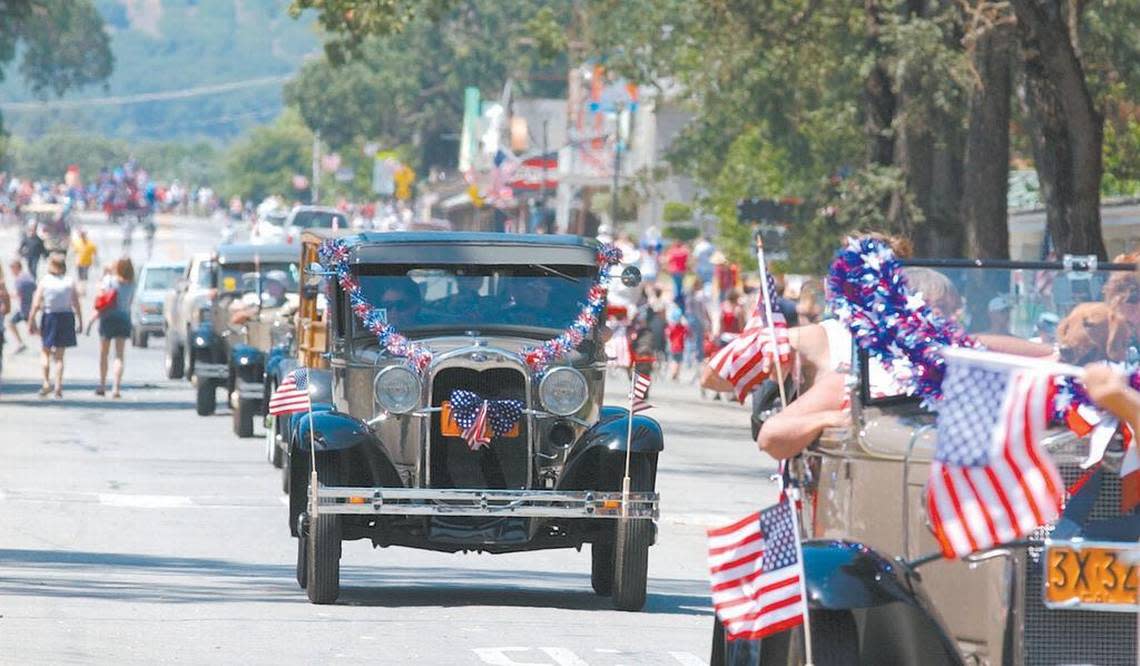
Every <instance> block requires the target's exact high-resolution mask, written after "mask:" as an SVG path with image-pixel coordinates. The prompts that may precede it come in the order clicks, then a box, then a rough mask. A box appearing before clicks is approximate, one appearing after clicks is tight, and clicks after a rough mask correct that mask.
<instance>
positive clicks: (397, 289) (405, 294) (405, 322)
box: [378, 277, 422, 331]
mask: <svg viewBox="0 0 1140 666" xmlns="http://www.w3.org/2000/svg"><path fill="white" fill-rule="evenodd" d="M421 302H422V299H421V298H420V288H419V286H417V285H416V283H415V281H413V280H412V279H411V278H409V277H402V278H396V279H393V280H392V281H391V282H390V283H389V284H386V285H385V286H384V291H383V293H381V294H380V302H379V304H378V306H379V307H380V308H381V309H383V310H384V311H385V312H386V314H387V318H388V323H389V324H391V325H392V326H394V327H395V328H396V330H397V331H398V330H400V329H403V328H407V327H409V326H414V325H415V324H416V323H418V322H419V315H420V305H421Z"/></svg>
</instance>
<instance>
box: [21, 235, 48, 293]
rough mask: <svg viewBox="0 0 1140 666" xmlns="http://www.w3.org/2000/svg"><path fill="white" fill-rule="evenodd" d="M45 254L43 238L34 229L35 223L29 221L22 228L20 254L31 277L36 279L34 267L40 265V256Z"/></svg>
mask: <svg viewBox="0 0 1140 666" xmlns="http://www.w3.org/2000/svg"><path fill="white" fill-rule="evenodd" d="M45 254H47V248H46V246H45V245H44V239H42V238H40V234H39V232H38V231H37V230H36V223H35V222H29V223H28V226H27V227H25V228H24V237H23V238H21V239H20V256H21V257H23V258H24V261H25V262H26V263H27V265H28V272H29V273H31V274H32V279H33V280H34V279H36V275H37V271H36V269H37V268H38V267H39V265H40V258H41V257H43V256H44V255H45Z"/></svg>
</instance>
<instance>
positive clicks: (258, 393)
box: [236, 379, 265, 400]
mask: <svg viewBox="0 0 1140 666" xmlns="http://www.w3.org/2000/svg"><path fill="white" fill-rule="evenodd" d="M236 388H237V394H238V397H240V398H242V399H243V400H253V399H257V400H261V399H262V398H264V397H265V385H264V384H262V383H261V382H247V381H245V380H242V379H239V380H238V381H237V387H236Z"/></svg>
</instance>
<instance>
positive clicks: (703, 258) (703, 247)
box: [686, 235, 716, 312]
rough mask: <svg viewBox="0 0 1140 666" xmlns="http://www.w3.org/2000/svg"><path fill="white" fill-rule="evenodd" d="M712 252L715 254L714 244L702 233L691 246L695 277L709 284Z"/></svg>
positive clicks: (711, 273)
mask: <svg viewBox="0 0 1140 666" xmlns="http://www.w3.org/2000/svg"><path fill="white" fill-rule="evenodd" d="M714 254H716V246H715V245H713V244H712V241H710V240H709V237H708V236H705V235H702V236H701V237H700V238H698V239H697V243H696V245H694V246H693V262H694V263H695V264H696V267H695V271H696V273H697V277H699V278H700V279H701V282H703V283H705V284H711V283H712V280H713V263H712V258H713V255H714ZM686 312H687V311H686Z"/></svg>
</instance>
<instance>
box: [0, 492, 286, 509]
mask: <svg viewBox="0 0 1140 666" xmlns="http://www.w3.org/2000/svg"><path fill="white" fill-rule="evenodd" d="M0 502H39V503H65V504H98V505H100V506H109V507H115V508H131V509H277V508H278V507H280V506H281V505H282V504H285V505H287V504H288V503H289V500H288V498H286V497H284V496H281V497H276V498H275V497H271V496H268V495H264V496H263V495H253V496H250V495H235V496H227V495H198V496H190V495H146V494H137V493H93V492H73V491H52V490H40V489H36V490H21V489H11V488H9V489H3V490H0Z"/></svg>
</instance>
